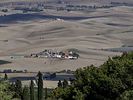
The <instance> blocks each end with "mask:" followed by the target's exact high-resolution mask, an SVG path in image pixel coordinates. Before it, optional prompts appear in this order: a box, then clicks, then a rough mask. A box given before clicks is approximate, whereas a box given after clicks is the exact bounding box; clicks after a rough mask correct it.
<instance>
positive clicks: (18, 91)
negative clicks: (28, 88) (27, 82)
mask: <svg viewBox="0 0 133 100" xmlns="http://www.w3.org/2000/svg"><path fill="white" fill-rule="evenodd" d="M15 92H16V93H15V96H16V97H18V98H22V83H21V81H20V80H17V81H16V83H15Z"/></svg>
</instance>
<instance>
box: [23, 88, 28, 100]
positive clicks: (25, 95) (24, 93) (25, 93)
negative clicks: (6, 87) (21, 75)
mask: <svg viewBox="0 0 133 100" xmlns="http://www.w3.org/2000/svg"><path fill="white" fill-rule="evenodd" d="M22 100H29V88H28V87H27V86H24V88H23V92H22Z"/></svg>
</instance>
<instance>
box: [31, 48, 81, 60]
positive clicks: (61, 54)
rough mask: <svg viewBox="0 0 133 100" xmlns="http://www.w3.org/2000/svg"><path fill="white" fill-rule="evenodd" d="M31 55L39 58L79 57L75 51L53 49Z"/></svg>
mask: <svg viewBox="0 0 133 100" xmlns="http://www.w3.org/2000/svg"><path fill="white" fill-rule="evenodd" d="M30 56H31V57H37V58H59V59H78V57H79V54H78V53H76V52H74V51H65V52H63V51H60V52H54V51H53V50H44V51H42V52H39V53H33V54H31V55H30Z"/></svg>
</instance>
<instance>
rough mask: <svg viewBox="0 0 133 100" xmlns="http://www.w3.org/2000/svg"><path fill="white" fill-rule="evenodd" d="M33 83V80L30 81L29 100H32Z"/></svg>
mask: <svg viewBox="0 0 133 100" xmlns="http://www.w3.org/2000/svg"><path fill="white" fill-rule="evenodd" d="M34 96H35V95H34V83H33V80H31V83H30V100H34Z"/></svg>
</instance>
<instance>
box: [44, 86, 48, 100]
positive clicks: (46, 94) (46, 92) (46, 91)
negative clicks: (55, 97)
mask: <svg viewBox="0 0 133 100" xmlns="http://www.w3.org/2000/svg"><path fill="white" fill-rule="evenodd" d="M47 98H48V89H47V88H45V100H47Z"/></svg>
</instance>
